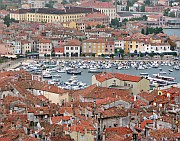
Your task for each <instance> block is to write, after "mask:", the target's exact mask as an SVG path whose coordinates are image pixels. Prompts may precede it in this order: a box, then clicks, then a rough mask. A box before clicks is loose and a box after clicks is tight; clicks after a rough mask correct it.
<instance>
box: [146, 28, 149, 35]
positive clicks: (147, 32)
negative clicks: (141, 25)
mask: <svg viewBox="0 0 180 141" xmlns="http://www.w3.org/2000/svg"><path fill="white" fill-rule="evenodd" d="M148 34H149V28H148V27H147V28H146V35H148Z"/></svg>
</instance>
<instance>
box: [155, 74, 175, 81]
mask: <svg viewBox="0 0 180 141" xmlns="http://www.w3.org/2000/svg"><path fill="white" fill-rule="evenodd" d="M153 77H155V78H158V79H161V80H166V81H175V78H174V77H169V76H163V75H159V74H153Z"/></svg>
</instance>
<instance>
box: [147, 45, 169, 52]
mask: <svg viewBox="0 0 180 141" xmlns="http://www.w3.org/2000/svg"><path fill="white" fill-rule="evenodd" d="M150 51H151V52H155V53H166V52H172V51H171V50H170V45H169V43H160V44H158V43H154V44H151V49H150Z"/></svg>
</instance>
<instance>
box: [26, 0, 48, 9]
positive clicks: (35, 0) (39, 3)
mask: <svg viewBox="0 0 180 141" xmlns="http://www.w3.org/2000/svg"><path fill="white" fill-rule="evenodd" d="M28 4H30V6H31V8H44V7H45V4H46V2H45V0H28Z"/></svg>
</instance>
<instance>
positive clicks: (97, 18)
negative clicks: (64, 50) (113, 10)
mask: <svg viewBox="0 0 180 141" xmlns="http://www.w3.org/2000/svg"><path fill="white" fill-rule="evenodd" d="M82 21H85V22H88V21H89V22H98V23H100V24H102V25H106V26H107V25H109V17H108V16H107V15H105V14H102V13H92V14H87V15H86V16H85V17H84V18H83V19H82Z"/></svg>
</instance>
